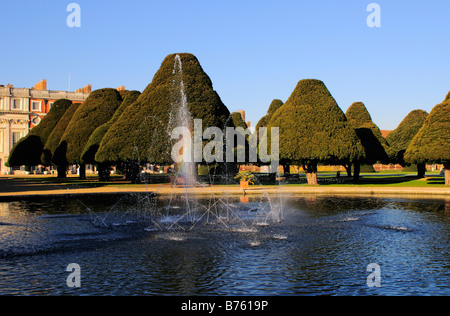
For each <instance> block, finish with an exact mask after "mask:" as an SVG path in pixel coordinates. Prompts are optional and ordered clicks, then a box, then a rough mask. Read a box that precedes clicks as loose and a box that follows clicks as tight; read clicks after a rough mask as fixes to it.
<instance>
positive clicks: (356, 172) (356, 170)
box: [353, 162, 361, 181]
mask: <svg viewBox="0 0 450 316" xmlns="http://www.w3.org/2000/svg"><path fill="white" fill-rule="evenodd" d="M360 174H361V164H360V163H359V162H355V164H354V168H353V181H359V175H360Z"/></svg>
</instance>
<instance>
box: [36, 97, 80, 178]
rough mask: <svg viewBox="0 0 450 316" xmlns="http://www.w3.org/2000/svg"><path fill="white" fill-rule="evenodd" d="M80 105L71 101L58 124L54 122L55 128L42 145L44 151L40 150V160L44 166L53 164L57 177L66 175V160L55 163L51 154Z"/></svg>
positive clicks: (53, 152)
mask: <svg viewBox="0 0 450 316" xmlns="http://www.w3.org/2000/svg"><path fill="white" fill-rule="evenodd" d="M80 105H81V103H73V104H72V105H71V106H70V107H69V108H68V109H67V111H66V112H65V113H64V115H63V116H62V117H61V119H60V120H59V121H58V124H56V126H55V128H54V129H53V131H52V133H51V134H50V136H49V137H48V139H47V141H46V142H45V145H44V151H43V152H42V156H41V161H42V163H43V164H44V165H46V166H50V165H51V164H55V165H56V167H57V171H58V178H65V177H66V170H67V165H68V162H67V161H60V162H59V163H57V162H56V161H53V155H54V154H55V150H56V149H57V148H58V145H59V143H60V141H61V138H62V136H63V135H64V132H65V131H66V128H67V126H68V125H69V123H70V121H71V120H72V117H73V115H74V114H75V112H76V111H77V110H78V108H79V107H80Z"/></svg>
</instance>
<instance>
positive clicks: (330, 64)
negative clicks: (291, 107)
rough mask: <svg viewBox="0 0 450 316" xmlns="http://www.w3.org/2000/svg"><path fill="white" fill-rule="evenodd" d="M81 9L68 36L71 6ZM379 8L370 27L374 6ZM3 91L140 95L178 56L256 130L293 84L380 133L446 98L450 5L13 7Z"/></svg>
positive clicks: (84, 3)
mask: <svg viewBox="0 0 450 316" xmlns="http://www.w3.org/2000/svg"><path fill="white" fill-rule="evenodd" d="M71 2H76V3H78V4H79V5H80V7H81V28H69V27H68V26H67V25H66V19H67V16H68V15H69V13H68V12H66V7H67V5H68V4H69V3H71ZM371 2H376V3H378V4H379V5H380V6H381V23H382V26H381V28H369V27H368V26H367V24H366V19H367V17H368V15H369V14H370V13H369V12H367V11H366V8H367V6H368V5H369V4H370V3H371ZM0 28H1V30H2V31H3V32H2V37H3V39H2V43H3V44H2V49H1V50H0V57H1V60H2V66H1V67H0V68H1V69H0V84H7V83H12V84H14V85H15V86H16V87H31V86H33V85H34V84H35V83H37V82H38V81H39V80H41V79H44V78H45V79H47V80H48V88H49V89H52V90H67V89H68V85H69V83H68V82H69V79H68V78H69V74H70V78H71V89H72V90H74V89H76V88H81V87H83V86H84V85H86V84H88V83H90V84H92V85H93V88H94V89H100V88H104V87H113V88H115V87H118V86H120V85H125V86H126V87H127V89H133V90H140V91H143V90H144V89H145V87H146V86H147V85H148V84H149V83H150V82H151V81H152V78H153V76H154V74H155V73H156V71H157V70H158V68H159V66H160V65H161V62H162V61H163V60H164V58H165V57H166V56H167V55H168V54H171V53H180V52H189V53H192V54H194V55H196V56H197V58H198V59H199V60H200V63H201V64H202V66H203V68H204V70H205V71H206V72H207V74H208V75H209V76H210V77H211V79H212V82H213V84H214V89H215V90H216V91H217V92H218V93H219V95H220V97H221V98H222V100H223V102H224V103H225V104H226V105H227V107H228V108H229V109H230V111H236V110H240V109H244V110H246V112H247V119H248V120H250V121H252V123H253V125H255V124H256V123H257V121H258V120H259V119H260V118H261V117H262V116H264V115H265V112H266V111H267V109H268V107H269V104H270V102H271V101H272V100H273V99H281V100H283V101H286V100H287V99H288V98H289V96H290V94H291V93H292V91H293V89H294V88H295V86H296V84H297V82H298V81H299V80H301V79H306V78H314V79H320V80H323V81H324V82H325V84H326V85H327V87H328V89H329V90H330V91H331V93H332V94H333V96H334V97H335V99H336V101H337V102H338V104H339V106H340V107H341V108H342V110H343V111H346V110H347V108H348V107H349V106H350V105H351V104H352V103H353V102H355V101H362V102H364V103H365V104H366V107H367V108H368V110H369V112H370V113H371V115H372V119H373V120H374V122H375V123H376V124H377V125H378V126H379V127H380V128H381V129H394V128H396V127H397V125H398V124H399V123H400V122H401V120H402V119H403V118H404V117H405V116H406V115H407V114H408V113H409V112H410V111H412V110H414V109H423V110H426V111H428V112H429V111H431V109H432V108H433V107H434V106H435V105H436V104H438V103H440V102H442V100H443V99H444V97H445V95H446V94H447V92H448V91H450V76H449V74H450V61H449V52H450V40H449V38H450V1H448V0H433V1H415V0H409V1H405V0H395V1H392V0H391V1H381V0H378V1H376V0H367V1H366V0H345V1H336V0H316V1H302V0H292V1H288V0H277V1H273V0H272V1H268V0H258V1H254V0H240V1H235V0H227V1H224V0H174V1H166V0H164V1H162V0H159V1H153V0H147V1H141V0H128V1H115V0H111V1H104V0H89V1H88V0H78V1H77V0H72V1H65V0H54V1H45V0H43V1H29V0H21V1H8V2H7V4H2V6H1V11H0Z"/></svg>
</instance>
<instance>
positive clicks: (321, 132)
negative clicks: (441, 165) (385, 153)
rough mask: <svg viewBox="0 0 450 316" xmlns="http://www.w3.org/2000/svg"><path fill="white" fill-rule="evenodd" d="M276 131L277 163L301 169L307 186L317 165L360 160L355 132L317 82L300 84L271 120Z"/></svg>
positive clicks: (312, 179)
mask: <svg viewBox="0 0 450 316" xmlns="http://www.w3.org/2000/svg"><path fill="white" fill-rule="evenodd" d="M272 127H279V141H280V143H279V147H280V148H279V150H280V162H281V164H284V163H289V164H291V163H296V164H299V165H302V166H303V169H304V170H305V172H306V176H307V180H308V184H310V185H316V184H317V183H318V182H317V165H318V164H319V163H324V164H341V163H343V162H344V161H346V160H355V159H358V158H360V157H362V156H363V154H364V151H363V148H362V146H361V144H360V142H359V139H358V137H357V135H356V132H355V130H354V129H353V128H352V127H351V125H350V124H349V122H348V121H347V119H346V117H345V115H344V113H343V112H342V110H341V109H340V108H339V106H338V105H337V103H336V101H335V99H334V98H333V96H332V95H331V93H330V92H329V91H328V89H327V87H326V86H325V84H324V83H323V82H322V81H320V80H313V79H308V80H301V81H300V82H299V83H298V84H297V87H296V88H295V90H294V91H293V93H292V94H291V96H290V97H289V99H288V100H287V101H286V103H285V104H284V105H283V106H281V107H280V108H279V109H278V110H277V111H276V112H275V113H274V114H273V116H272V119H271V120H270V123H269V125H268V129H270V128H272Z"/></svg>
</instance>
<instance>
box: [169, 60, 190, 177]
mask: <svg viewBox="0 0 450 316" xmlns="http://www.w3.org/2000/svg"><path fill="white" fill-rule="evenodd" d="M173 75H174V80H173V83H174V87H175V89H174V90H175V91H174V96H175V98H174V99H175V102H174V104H173V106H172V108H173V109H174V110H173V111H172V114H174V115H171V121H170V122H169V126H170V127H174V128H178V129H181V130H183V129H184V130H185V131H189V137H188V136H187V133H185V134H184V135H183V142H182V144H183V146H182V161H181V163H178V164H177V165H178V168H177V177H176V183H177V184H181V185H184V186H196V185H197V176H196V174H197V168H196V165H195V162H194V156H193V150H192V140H191V139H190V135H191V134H192V130H193V120H192V116H191V113H190V111H189V106H188V101H187V96H186V91H185V87H184V81H183V64H182V62H181V57H180V55H178V54H177V55H176V56H175V65H174V69H173Z"/></svg>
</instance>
